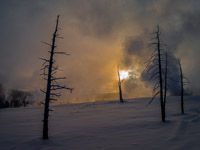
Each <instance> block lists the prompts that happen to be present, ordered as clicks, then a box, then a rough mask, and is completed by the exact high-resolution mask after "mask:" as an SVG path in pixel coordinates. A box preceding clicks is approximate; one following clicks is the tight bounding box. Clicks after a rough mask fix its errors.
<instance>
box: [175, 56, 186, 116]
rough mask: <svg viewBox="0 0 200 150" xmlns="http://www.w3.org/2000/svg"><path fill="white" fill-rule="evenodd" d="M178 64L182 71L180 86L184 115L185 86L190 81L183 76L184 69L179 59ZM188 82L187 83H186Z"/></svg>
mask: <svg viewBox="0 0 200 150" xmlns="http://www.w3.org/2000/svg"><path fill="white" fill-rule="evenodd" d="M178 64H179V69H180V85H181V90H180V91H181V92H180V93H181V113H182V114H184V113H185V112H184V98H183V97H184V85H185V84H187V83H189V79H188V78H186V77H184V75H183V70H182V67H181V61H180V59H178ZM184 80H186V81H184Z"/></svg>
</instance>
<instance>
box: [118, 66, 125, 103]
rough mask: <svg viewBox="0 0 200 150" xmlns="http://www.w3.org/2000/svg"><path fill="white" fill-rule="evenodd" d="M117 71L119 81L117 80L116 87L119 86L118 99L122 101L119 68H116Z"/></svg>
mask: <svg viewBox="0 0 200 150" xmlns="http://www.w3.org/2000/svg"><path fill="white" fill-rule="evenodd" d="M117 73H118V79H119V82H118V87H119V100H120V102H121V103H123V102H124V100H123V97H122V88H121V79H120V74H119V69H117Z"/></svg>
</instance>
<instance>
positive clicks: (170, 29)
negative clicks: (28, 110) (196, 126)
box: [0, 0, 200, 101]
mask: <svg viewBox="0 0 200 150" xmlns="http://www.w3.org/2000/svg"><path fill="white" fill-rule="evenodd" d="M58 14H60V28H61V29H62V30H60V31H59V32H60V34H61V35H62V36H63V37H64V40H59V41H58V42H57V45H58V49H60V50H64V51H67V52H68V53H70V54H71V56H69V57H65V56H59V57H56V59H57V63H58V64H59V65H60V67H61V68H62V69H63V70H65V71H64V72H60V73H59V74H60V75H62V76H67V80H66V81H65V82H64V83H65V84H67V85H68V86H70V87H74V88H75V91H74V93H73V94H71V95H69V94H68V93H64V95H63V99H64V100H66V101H67V100H68V101H86V100H90V99H92V98H93V97H94V96H95V95H96V94H98V93H105V92H116V91H117V86H116V85H117V80H116V66H117V65H120V66H121V68H122V69H131V70H133V72H134V73H135V74H139V75H140V73H141V72H142V70H143V69H144V62H145V60H146V59H147V58H148V54H149V52H148V50H147V49H146V44H147V43H148V42H149V40H150V38H151V37H150V34H149V33H151V32H153V31H154V30H155V26H156V25H158V24H159V25H160V26H161V32H162V33H161V39H162V41H163V42H164V43H165V44H167V45H168V50H169V51H171V53H173V55H174V56H175V57H178V58H180V59H181V61H182V67H183V72H184V74H185V76H187V77H188V78H189V79H190V81H191V84H190V88H191V89H192V91H193V93H194V94H198V91H199V89H200V86H199V74H200V69H199V64H200V59H199V56H200V55H199V53H200V50H199V48H200V42H199V39H200V1H197V0H190V1H188V0H84V1H83V0H34V1H33V0H1V1H0V20H1V23H0V35H1V36H0V44H1V48H0V52H1V55H0V68H1V69H0V82H1V83H3V84H4V86H6V87H7V88H19V89H26V90H33V91H35V90H36V91H38V90H39V89H40V88H44V87H45V82H44V81H43V80H42V78H41V77H40V76H39V74H40V66H41V62H40V61H39V60H38V58H39V57H48V53H47V51H48V50H49V47H48V46H46V45H43V44H42V43H41V42H40V41H46V42H51V36H52V33H53V30H54V27H55V21H56V16H57V15H58ZM139 75H138V76H139ZM124 89H126V92H125V93H127V95H129V96H131V97H140V96H150V95H151V89H150V88H148V86H146V84H145V83H144V82H143V81H141V80H140V77H138V78H137V79H135V81H131V83H130V84H129V83H125V85H124Z"/></svg>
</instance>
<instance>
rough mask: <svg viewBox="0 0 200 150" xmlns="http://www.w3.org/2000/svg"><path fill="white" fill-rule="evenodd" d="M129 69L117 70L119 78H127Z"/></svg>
mask: <svg viewBox="0 0 200 150" xmlns="http://www.w3.org/2000/svg"><path fill="white" fill-rule="evenodd" d="M129 72H130V70H120V71H119V76H120V79H122V80H123V79H128V78H129V77H130V73H129Z"/></svg>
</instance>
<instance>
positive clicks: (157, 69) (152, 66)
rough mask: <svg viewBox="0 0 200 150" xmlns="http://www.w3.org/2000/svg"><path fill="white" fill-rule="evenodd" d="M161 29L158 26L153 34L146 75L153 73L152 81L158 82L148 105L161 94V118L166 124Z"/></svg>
mask: <svg viewBox="0 0 200 150" xmlns="http://www.w3.org/2000/svg"><path fill="white" fill-rule="evenodd" d="M160 34H161V33H160V28H159V26H157V31H156V32H154V33H153V35H154V37H153V42H152V43H150V44H149V47H150V48H153V53H152V55H151V57H150V59H149V60H148V61H147V66H146V69H145V70H146V73H147V74H149V73H151V76H150V80H156V81H157V82H156V83H155V85H154V88H153V97H152V99H151V100H150V101H149V103H148V104H147V105H149V104H150V103H151V102H152V101H153V100H154V99H155V97H156V96H157V95H159V94H160V108H161V118H162V121H163V122H165V105H164V96H163V71H162V70H163V65H162V62H163V61H164V59H165V58H164V53H165V52H164V50H163V48H162V46H163V45H164V44H161V42H160Z"/></svg>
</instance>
